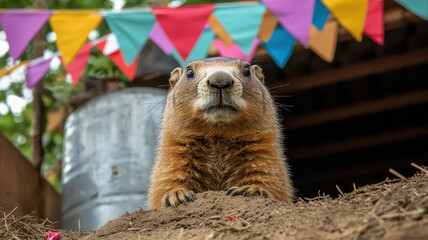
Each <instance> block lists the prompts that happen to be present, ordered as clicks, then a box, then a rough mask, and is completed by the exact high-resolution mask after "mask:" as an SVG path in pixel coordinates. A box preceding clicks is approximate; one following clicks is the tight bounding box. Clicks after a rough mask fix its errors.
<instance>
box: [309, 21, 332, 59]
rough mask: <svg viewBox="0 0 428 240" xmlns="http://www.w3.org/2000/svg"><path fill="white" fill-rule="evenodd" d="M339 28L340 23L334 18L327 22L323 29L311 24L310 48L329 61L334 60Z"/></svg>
mask: <svg viewBox="0 0 428 240" xmlns="http://www.w3.org/2000/svg"><path fill="white" fill-rule="evenodd" d="M338 29H339V24H338V23H337V21H334V20H333V21H329V22H327V23H326V24H325V26H324V28H323V30H322V31H319V30H318V29H317V28H316V27H314V26H313V25H312V26H311V30H310V32H309V48H310V49H312V51H314V52H315V53H316V54H317V55H318V56H320V57H321V58H322V59H324V60H325V61H327V62H332V61H333V59H334V54H335V52H336V44H337V34H338Z"/></svg>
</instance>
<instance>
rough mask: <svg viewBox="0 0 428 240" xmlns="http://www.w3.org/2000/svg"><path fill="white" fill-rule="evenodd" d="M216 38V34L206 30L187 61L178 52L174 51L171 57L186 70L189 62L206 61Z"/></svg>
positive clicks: (208, 29)
mask: <svg viewBox="0 0 428 240" xmlns="http://www.w3.org/2000/svg"><path fill="white" fill-rule="evenodd" d="M214 37H215V34H214V32H213V31H212V30H211V29H210V28H206V29H205V30H204V32H203V33H202V35H201V37H200V38H199V40H198V42H197V43H196V44H195V46H194V47H193V49H192V52H191V53H190V55H189V57H188V58H187V60H186V61H184V60H183V59H182V58H181V57H180V55H179V54H178V53H177V51H176V50H173V51H172V52H171V55H172V56H173V57H174V58H175V59H176V60H177V62H178V63H179V64H180V66H181V67H183V68H184V67H185V66H186V63H188V62H191V61H194V60H198V59H204V58H206V57H207V55H208V50H209V49H210V46H211V43H212V41H213V40H214Z"/></svg>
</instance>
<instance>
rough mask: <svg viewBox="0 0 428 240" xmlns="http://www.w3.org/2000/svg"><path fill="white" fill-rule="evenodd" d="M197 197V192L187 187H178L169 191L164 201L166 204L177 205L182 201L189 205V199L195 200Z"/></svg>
mask: <svg viewBox="0 0 428 240" xmlns="http://www.w3.org/2000/svg"><path fill="white" fill-rule="evenodd" d="M195 199H196V196H195V193H194V192H193V191H190V190H187V189H185V188H182V189H176V190H172V191H171V192H169V193H168V194H167V195H166V196H165V197H164V199H163V202H164V204H165V205H166V206H173V207H177V205H179V204H180V203H184V204H186V205H187V202H188V201H193V200H195Z"/></svg>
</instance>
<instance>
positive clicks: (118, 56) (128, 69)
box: [95, 35, 137, 81]
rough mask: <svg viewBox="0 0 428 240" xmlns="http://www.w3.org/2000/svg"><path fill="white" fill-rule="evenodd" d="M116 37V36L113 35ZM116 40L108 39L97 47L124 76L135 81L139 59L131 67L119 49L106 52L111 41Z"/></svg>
mask: <svg viewBox="0 0 428 240" xmlns="http://www.w3.org/2000/svg"><path fill="white" fill-rule="evenodd" d="M113 36H114V35H113ZM113 39H114V38H113V37H111V38H109V37H108V38H106V39H104V40H102V41H100V42H98V43H97V44H96V45H95V46H96V47H97V48H98V49H99V50H100V51H101V52H102V53H103V54H104V55H105V56H107V57H108V58H109V59H110V60H111V61H112V62H113V63H114V64H115V65H116V66H117V67H118V68H119V69H120V71H122V73H123V74H125V76H126V77H127V78H129V79H130V80H131V81H132V80H134V77H135V73H136V72H137V59H135V60H134V61H133V62H132V64H131V65H130V66H128V65H127V64H126V62H125V58H124V57H123V55H122V52H121V51H120V50H119V49H117V50H116V51H114V52H110V51H106V49H107V48H108V46H109V41H114V40H113Z"/></svg>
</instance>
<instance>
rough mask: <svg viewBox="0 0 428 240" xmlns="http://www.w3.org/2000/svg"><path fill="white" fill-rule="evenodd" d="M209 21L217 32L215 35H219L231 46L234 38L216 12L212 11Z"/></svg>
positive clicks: (227, 45)
mask: <svg viewBox="0 0 428 240" xmlns="http://www.w3.org/2000/svg"><path fill="white" fill-rule="evenodd" d="M208 23H209V24H210V27H211V29H212V30H213V32H214V33H215V35H217V37H218V38H219V39H220V40H221V41H222V42H223V44H224V45H225V46H226V47H230V46H231V45H232V44H233V39H232V38H231V37H230V36H229V34H228V33H227V32H226V30H225V29H224V28H223V26H222V25H221V23H220V22H219V21H218V19H217V17H216V16H215V15H214V13H211V15H210V17H209V18H208Z"/></svg>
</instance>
